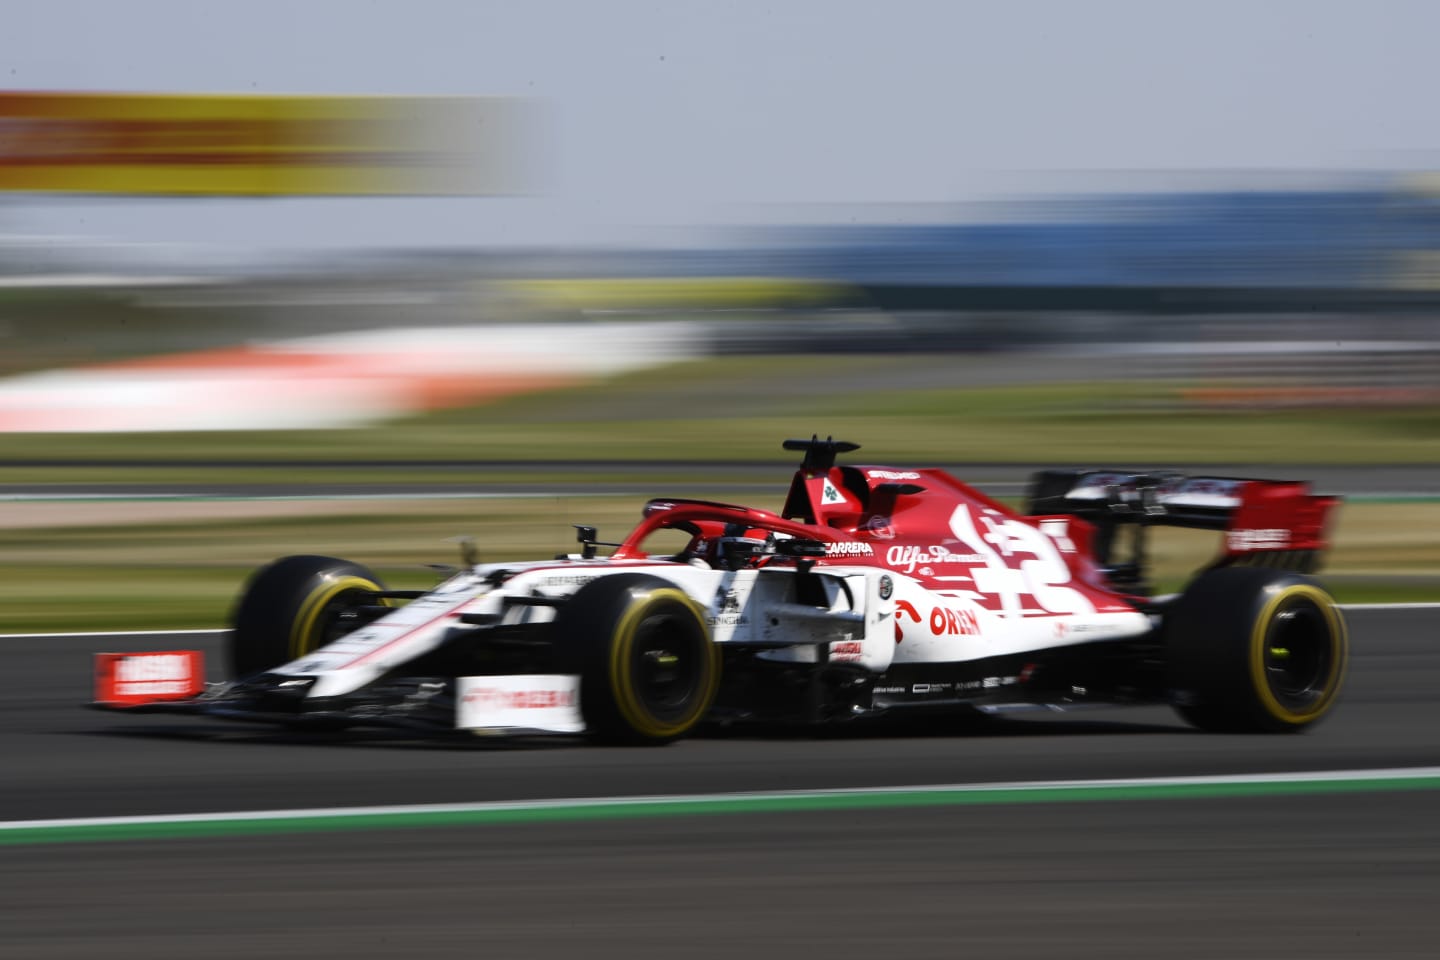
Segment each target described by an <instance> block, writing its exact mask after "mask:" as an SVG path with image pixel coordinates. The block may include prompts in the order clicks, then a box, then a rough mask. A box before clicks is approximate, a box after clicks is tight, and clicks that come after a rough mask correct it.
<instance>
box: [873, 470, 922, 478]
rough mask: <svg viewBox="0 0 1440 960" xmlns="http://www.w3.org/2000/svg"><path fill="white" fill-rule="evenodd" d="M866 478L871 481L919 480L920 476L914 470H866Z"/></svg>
mask: <svg viewBox="0 0 1440 960" xmlns="http://www.w3.org/2000/svg"><path fill="white" fill-rule="evenodd" d="M865 476H867V477H869V478H870V479H871V480H919V479H920V474H918V473H916V472H915V471H914V470H866V471H865Z"/></svg>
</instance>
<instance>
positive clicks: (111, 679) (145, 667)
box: [95, 650, 205, 704]
mask: <svg viewBox="0 0 1440 960" xmlns="http://www.w3.org/2000/svg"><path fill="white" fill-rule="evenodd" d="M203 664H204V661H203V659H202V657H201V654H200V652H199V651H198V650H167V651H164V652H160V653H100V654H96V655H95V700H96V701H97V702H99V703H111V704H125V703H147V702H149V701H152V700H180V699H186V698H189V697H194V696H197V695H199V694H200V693H201V691H203V690H204V689H205V668H204V665H203Z"/></svg>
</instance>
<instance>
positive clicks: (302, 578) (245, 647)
mask: <svg viewBox="0 0 1440 960" xmlns="http://www.w3.org/2000/svg"><path fill="white" fill-rule="evenodd" d="M784 447H785V449H787V450H793V451H797V452H801V453H803V457H804V459H803V462H802V463H801V465H800V468H799V470H798V471H797V472H796V474H795V476H794V479H793V480H792V482H791V484H790V489H789V494H788V496H787V497H786V498H785V501H784V504H783V506H782V507H781V509H780V511H779V512H778V513H775V512H770V511H768V510H764V509H758V508H754V507H745V506H737V505H733V504H728V503H716V502H711V501H705V500H688V499H676V498H665V499H655V500H651V501H649V502H648V503H646V504H645V506H644V510H643V516H642V519H641V520H640V522H639V524H638V525H637V526H636V527H635V528H634V529H633V530H632V531H631V532H630V533H629V535H628V536H626V537H625V538H624V540H623V541H620V542H618V543H602V542H600V541H599V540H598V539H597V533H596V531H595V530H594V529H593V528H589V527H581V528H579V531H580V532H579V535H578V542H579V545H580V546H579V550H578V551H577V552H575V553H572V554H566V555H561V556H558V557H556V558H555V559H553V560H543V561H526V562H517V563H484V564H481V563H477V562H474V558H473V557H469V558H467V562H466V563H465V564H464V565H463V566H462V567H460V568H458V569H455V570H453V571H452V573H451V575H450V576H449V577H448V578H447V579H444V581H443V582H441V583H440V584H439V585H438V586H436V587H435V588H434V589H431V590H428V591H397V590H388V589H386V587H385V586H384V584H382V583H381V582H380V580H379V579H378V578H377V577H376V576H375V575H374V574H372V573H371V572H370V571H369V570H367V569H366V568H365V567H363V566H360V565H358V564H356V563H352V562H349V561H346V560H339V559H335V558H331V557H319V556H293V557H287V558H285V559H282V560H278V561H276V562H274V563H272V564H270V565H268V566H266V567H264V568H262V569H260V570H259V571H258V572H256V573H255V574H254V575H253V576H252V577H251V579H250V581H249V583H248V585H247V586H246V587H245V589H244V591H243V593H242V595H241V597H240V599H239V601H238V604H237V606H236V610H235V614H234V622H233V630H232V631H231V633H230V637H229V650H228V654H229V661H230V663H229V666H230V669H231V672H232V674H233V677H234V679H233V680H230V681H228V682H225V683H220V684H215V685H212V686H210V687H209V688H208V689H206V690H204V692H201V693H199V694H198V695H189V696H187V695H183V694H180V695H179V696H180V698H179V699H174V697H175V696H176V695H177V693H176V691H177V690H178V689H179V688H177V687H174V686H173V685H172V686H171V687H170V688H168V690H169V693H168V694H167V692H166V690H164V689H161V690H158V691H156V692H155V694H154V695H153V696H147V695H145V694H144V693H143V692H140V693H133V694H132V695H131V696H130V697H128V698H127V697H125V696H118V695H117V696H114V697H112V698H110V702H111V705H119V704H122V703H123V704H124V705H125V706H126V707H127V708H129V709H144V708H151V709H157V708H158V709H167V710H180V711H191V712H197V713H202V714H207V715H210V716H215V717H223V718H231V719H241V720H253V721H267V722H275V723H281V724H289V725H319V726H329V727H349V726H367V725H368V726H375V725H379V726H393V727H408V728H413V729H418V730H427V731H436V732H438V731H455V730H460V731H470V732H473V733H480V734H535V733H559V734H585V735H588V736H590V737H592V738H596V739H600V740H606V741H612V742H615V741H619V742H638V743H661V742H665V741H670V740H674V739H675V738H677V737H681V736H684V735H685V734H687V733H689V732H691V731H692V730H694V729H695V728H696V727H697V725H699V724H701V723H717V724H728V723H743V722H746V721H763V722H767V723H801V724H826V723H839V722H851V721H857V720H863V719H864V718H867V717H874V716H878V715H883V714H897V713H901V712H904V711H911V712H914V711H926V710H928V711H960V710H965V711H975V710H981V711H986V712H1000V711H1005V710H1011V709H1035V708H1040V709H1066V708H1069V707H1074V706H1079V705H1084V704H1123V703H1145V704H1157V703H1158V704H1171V705H1173V706H1174V707H1175V709H1176V710H1178V711H1179V713H1180V715H1181V716H1182V717H1184V718H1185V719H1186V720H1188V721H1189V722H1190V723H1192V724H1194V725H1195V726H1198V727H1201V728H1203V729H1206V730H1214V731H1237V732H1240V731H1250V732H1262V731H1263V732H1284V731H1296V730H1301V729H1303V728H1305V727H1308V726H1309V725H1311V724H1313V723H1315V722H1316V721H1317V720H1319V719H1321V718H1322V717H1324V716H1325V715H1326V714H1327V713H1328V712H1329V711H1330V709H1331V708H1332V706H1333V705H1334V704H1335V701H1336V697H1337V695H1338V694H1339V692H1340V688H1341V684H1342V681H1343V678H1344V675H1345V670H1346V663H1347V657H1348V649H1347V640H1346V631H1345V624H1344V621H1343V619H1342V617H1341V614H1340V612H1339V610H1338V609H1337V608H1336V605H1335V602H1334V601H1333V599H1332V598H1331V596H1330V595H1329V594H1328V593H1327V592H1326V591H1325V590H1324V589H1323V588H1322V587H1321V586H1320V585H1319V584H1318V583H1317V582H1316V581H1315V580H1313V579H1311V577H1310V576H1308V574H1310V573H1312V572H1313V571H1314V570H1315V569H1316V568H1317V567H1318V565H1319V562H1320V558H1321V556H1322V554H1323V553H1324V551H1325V550H1326V548H1327V541H1326V525H1327V521H1328V519H1329V517H1330V515H1331V513H1332V512H1333V510H1334V508H1335V507H1336V505H1337V504H1338V500H1337V499H1336V498H1333V497H1321V496H1314V495H1311V494H1310V493H1309V491H1308V487H1307V485H1306V484H1304V483H1299V482H1288V481H1286V482H1281V481H1271V480H1247V479H1227V478H1219V477H1192V476H1182V475H1178V474H1170V473H1165V474H1144V473H1138V472H1132V471H1119V470H1105V471H1096V470H1050V471H1045V472H1042V473H1039V474H1036V475H1035V476H1034V477H1033V478H1032V481H1031V484H1030V489H1029V493H1028V496H1027V498H1026V503H1025V505H1024V509H1023V511H1016V510H1013V509H1010V508H1008V507H1007V506H1005V505H1003V504H1001V503H999V502H997V501H995V500H993V499H991V498H990V497H988V496H986V495H985V494H984V493H982V492H980V491H978V490H976V489H973V488H971V487H969V486H967V485H965V484H963V483H961V482H960V481H958V480H956V479H955V478H954V477H952V476H951V475H950V474H949V473H947V472H945V471H943V470H940V469H912V468H908V467H884V466H850V465H837V463H836V461H837V458H838V455H840V454H844V453H849V452H851V451H854V450H856V449H858V447H857V446H856V445H855V444H851V443H844V442H839V441H834V440H828V439H827V440H819V439H815V438H812V439H810V440H788V441H786V442H785V444H784ZM1156 525H1172V526H1181V527H1192V528H1201V529H1209V530H1216V531H1220V532H1222V533H1223V540H1222V544H1221V549H1220V551H1219V553H1218V555H1217V556H1216V558H1215V559H1214V561H1213V562H1212V563H1210V564H1209V565H1208V566H1207V567H1206V568H1205V569H1203V570H1201V571H1199V573H1198V574H1197V575H1196V576H1195V577H1194V578H1193V580H1192V581H1191V582H1190V584H1189V585H1188V586H1187V587H1186V588H1185V589H1184V590H1183V591H1182V592H1181V593H1179V594H1176V595H1171V596H1153V595H1152V591H1151V589H1150V587H1149V585H1148V584H1147V582H1146V580H1147V562H1146V554H1145V544H1146V532H1147V531H1148V530H1149V528H1151V527H1153V526H1156ZM602 548H608V550H609V552H608V555H601V554H602ZM141 656H142V657H143V656H144V655H141ZM151 656H156V655H151ZM130 675H131V676H132V677H138V678H139V680H140V682H141V684H142V686H143V684H144V683H145V682H149V683H150V686H151V688H154V687H156V683H155V681H154V678H153V677H151V678H149V679H148V681H147V679H146V678H147V675H146V671H145V669H144V665H143V662H139V663H138V666H136V667H135V668H134V669H132V670H131V671H130ZM159 686H161V687H164V684H163V683H162V684H160V685H159ZM167 697H170V699H167Z"/></svg>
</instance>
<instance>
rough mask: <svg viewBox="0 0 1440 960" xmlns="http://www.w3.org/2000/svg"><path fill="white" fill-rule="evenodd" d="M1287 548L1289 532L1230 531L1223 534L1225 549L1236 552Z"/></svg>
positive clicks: (1276, 530) (1272, 530) (1281, 530)
mask: <svg viewBox="0 0 1440 960" xmlns="http://www.w3.org/2000/svg"><path fill="white" fill-rule="evenodd" d="M1288 546H1290V531H1289V530H1285V529H1279V528H1275V529H1270V530H1231V531H1230V532H1228V533H1226V534H1225V549H1227V550H1232V551H1237V552H1238V551H1244V550H1282V549H1284V548H1285V547H1288Z"/></svg>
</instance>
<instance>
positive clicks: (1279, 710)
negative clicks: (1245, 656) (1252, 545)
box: [1250, 583, 1350, 724]
mask: <svg viewBox="0 0 1440 960" xmlns="http://www.w3.org/2000/svg"><path fill="white" fill-rule="evenodd" d="M1293 597H1304V598H1306V599H1308V600H1310V601H1311V602H1312V603H1314V604H1315V606H1316V607H1317V608H1318V609H1319V610H1320V611H1321V613H1323V614H1324V615H1325V622H1326V623H1327V624H1328V625H1329V627H1330V638H1329V639H1330V645H1331V654H1332V658H1331V661H1332V662H1331V666H1330V673H1329V675H1328V676H1327V677H1326V678H1325V681H1324V683H1323V684H1322V685H1321V690H1322V693H1321V695H1320V696H1319V698H1317V699H1316V701H1315V702H1314V703H1313V704H1311V705H1310V706H1309V707H1307V708H1306V709H1305V710H1303V711H1300V712H1296V711H1294V710H1291V709H1289V708H1287V707H1286V706H1285V705H1283V704H1282V703H1281V702H1280V701H1279V700H1278V699H1276V697H1275V694H1274V692H1273V691H1272V690H1271V689H1270V683H1269V680H1268V679H1266V676H1265V647H1266V642H1265V638H1266V636H1267V635H1268V633H1269V627H1270V624H1271V622H1272V620H1273V618H1274V616H1275V614H1276V612H1277V611H1278V610H1279V609H1280V607H1281V605H1282V604H1284V603H1285V602H1286V601H1287V600H1290V599H1291V598H1293ZM1349 660H1350V638H1349V636H1348V635H1347V633H1346V631H1345V619H1344V618H1343V617H1342V616H1341V615H1340V610H1339V609H1338V608H1337V607H1336V606H1335V601H1334V600H1333V599H1332V598H1331V597H1330V595H1329V594H1328V593H1326V592H1325V591H1324V590H1321V589H1320V588H1319V587H1315V586H1312V585H1311V584H1308V583H1296V584H1291V585H1290V586H1288V587H1282V588H1281V589H1280V590H1278V591H1276V593H1275V595H1274V596H1273V597H1271V598H1270V599H1269V600H1267V601H1266V603H1265V606H1264V608H1262V609H1261V611H1260V615H1259V616H1258V617H1256V618H1255V623H1254V625H1253V626H1252V627H1251V630H1250V682H1251V686H1252V687H1254V689H1255V694H1256V696H1257V697H1258V698H1259V700H1260V705H1261V706H1262V707H1264V708H1265V712H1266V713H1268V714H1269V715H1270V716H1271V717H1273V718H1274V719H1276V720H1279V721H1281V722H1282V723H1289V724H1302V723H1309V722H1310V721H1311V720H1314V719H1316V718H1317V717H1320V716H1322V715H1323V714H1324V713H1325V711H1326V710H1328V709H1330V705H1331V704H1332V703H1333V702H1334V701H1335V695H1336V694H1337V693H1338V692H1339V691H1340V685H1341V682H1342V681H1343V680H1344V679H1345V669H1346V665H1347V664H1348V663H1349Z"/></svg>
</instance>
